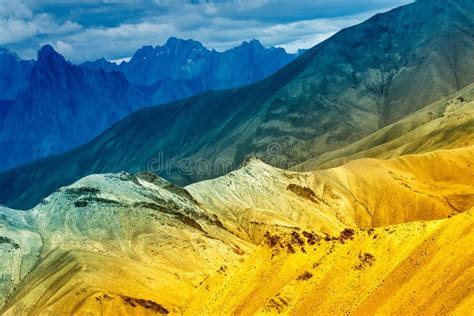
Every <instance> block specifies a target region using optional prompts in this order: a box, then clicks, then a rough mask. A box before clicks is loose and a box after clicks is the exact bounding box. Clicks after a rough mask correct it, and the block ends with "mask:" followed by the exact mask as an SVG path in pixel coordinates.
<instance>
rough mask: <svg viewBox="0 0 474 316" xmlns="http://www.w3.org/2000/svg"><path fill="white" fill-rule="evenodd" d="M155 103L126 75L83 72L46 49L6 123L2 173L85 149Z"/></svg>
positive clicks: (0, 138)
mask: <svg viewBox="0 0 474 316" xmlns="http://www.w3.org/2000/svg"><path fill="white" fill-rule="evenodd" d="M150 103H151V98H150V93H149V92H148V91H147V90H146V89H145V88H142V87H137V86H134V85H132V84H130V83H129V82H128V81H127V80H126V79H125V77H124V76H123V75H122V74H120V73H118V72H111V73H107V72H104V71H93V70H84V69H82V68H80V67H78V66H74V65H72V64H70V63H68V62H67V61H66V60H65V59H64V57H62V56H61V55H59V54H58V53H56V52H55V51H54V50H53V48H52V47H51V46H44V47H43V48H42V49H41V50H40V51H39V52H38V60H37V62H36V63H35V65H34V67H33V69H32V72H31V75H30V78H29V81H28V86H27V87H26V89H25V90H23V91H21V92H20V93H19V94H18V95H17V97H16V98H15V99H14V100H12V101H11V103H10V107H9V111H8V113H6V115H5V116H4V118H3V124H2V126H1V128H0V153H1V156H2V159H1V160H0V169H3V170H4V169H7V168H10V167H12V166H16V165H18V164H20V163H26V162H30V161H32V160H35V159H38V158H41V157H44V156H47V155H51V154H56V153H61V152H64V151H66V150H68V149H70V148H73V147H75V146H78V145H81V144H83V143H84V142H86V141H89V140H91V139H92V138H93V137H95V136H96V135H97V134H99V133H100V132H102V131H103V130H105V129H106V128H108V127H109V126H111V125H112V124H113V123H115V122H117V121H118V120H120V119H122V118H123V117H125V116H126V115H127V114H129V113H130V112H132V111H134V110H136V109H138V108H139V107H141V106H144V105H147V104H150Z"/></svg>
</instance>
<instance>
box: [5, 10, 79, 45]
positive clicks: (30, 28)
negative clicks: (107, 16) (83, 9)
mask: <svg viewBox="0 0 474 316" xmlns="http://www.w3.org/2000/svg"><path fill="white" fill-rule="evenodd" d="M80 29H81V27H80V26H79V25H78V24H77V23H74V22H71V21H65V22H63V23H57V22H56V21H54V19H53V18H52V17H51V16H49V15H48V14H44V13H43V14H38V15H34V16H30V17H28V18H27V19H25V18H22V19H20V18H17V17H8V18H6V17H1V18H0V30H2V31H1V32H0V45H4V44H9V43H15V42H20V41H22V40H25V39H28V38H31V37H34V36H43V35H56V36H57V35H63V34H67V33H71V32H76V31H79V30H80Z"/></svg>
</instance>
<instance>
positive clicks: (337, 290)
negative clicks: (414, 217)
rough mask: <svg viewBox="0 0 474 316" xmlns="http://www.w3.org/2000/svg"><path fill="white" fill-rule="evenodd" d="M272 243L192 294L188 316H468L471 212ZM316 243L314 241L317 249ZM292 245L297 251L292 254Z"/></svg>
mask: <svg viewBox="0 0 474 316" xmlns="http://www.w3.org/2000/svg"><path fill="white" fill-rule="evenodd" d="M294 234H298V236H300V239H299V238H294V237H292V235H291V234H282V235H278V234H275V235H272V236H271V238H272V239H276V238H277V237H279V239H278V241H277V243H276V244H275V245H270V241H268V240H267V243H266V245H265V246H262V248H261V249H259V250H258V251H255V252H254V253H253V254H252V255H251V256H250V257H249V258H247V259H246V260H245V261H244V262H243V263H242V264H240V265H239V266H235V267H229V269H228V271H227V272H226V273H225V275H219V276H215V277H213V278H210V279H208V280H206V282H205V283H204V284H203V285H202V286H201V287H200V288H198V289H197V290H196V291H195V294H194V296H195V297H193V299H192V301H191V304H190V307H189V308H188V309H187V310H186V314H187V315H218V314H220V315H231V314H237V315H254V314H288V315H347V314H354V315H372V314H380V315H388V314H390V315H437V314H455V315H469V314H470V313H471V312H472V306H473V304H474V291H473V285H472V280H473V279H474V268H473V267H474V249H473V247H472V245H473V244H474V213H473V211H470V212H468V213H464V214H461V215H457V216H455V217H452V218H450V219H445V220H440V221H435V222H414V223H408V224H401V225H396V226H387V227H384V228H377V229H374V230H361V229H356V230H355V231H354V232H353V235H352V232H346V233H345V235H344V234H343V235H342V236H346V237H339V238H337V239H328V240H324V239H318V240H317V241H316V242H314V241H313V242H311V241H310V239H307V238H306V237H304V236H303V234H302V233H301V232H300V231H295V232H294ZM313 243H314V244H313ZM289 244H290V245H292V249H294V252H293V251H289V250H288V245H289Z"/></svg>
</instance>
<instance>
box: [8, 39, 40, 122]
mask: <svg viewBox="0 0 474 316" xmlns="http://www.w3.org/2000/svg"><path fill="white" fill-rule="evenodd" d="M33 64H34V62H33V61H32V60H21V59H20V58H18V56H17V55H16V54H15V53H13V52H11V51H10V50H8V49H5V48H0V100H11V99H13V98H15V97H16V95H17V94H18V92H20V91H21V90H24V89H25V88H26V86H27V85H28V79H29V77H30V73H31V69H32V68H33ZM1 111H2V110H1V109H0V112H1ZM0 115H1V114H0Z"/></svg>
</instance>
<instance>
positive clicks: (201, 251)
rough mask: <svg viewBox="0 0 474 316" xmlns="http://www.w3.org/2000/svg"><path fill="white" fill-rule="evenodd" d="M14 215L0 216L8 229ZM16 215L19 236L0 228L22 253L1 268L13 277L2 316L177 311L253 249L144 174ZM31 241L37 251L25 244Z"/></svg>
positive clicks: (91, 185) (75, 188)
mask: <svg viewBox="0 0 474 316" xmlns="http://www.w3.org/2000/svg"><path fill="white" fill-rule="evenodd" d="M17 213H18V212H17V211H13V210H5V212H4V217H5V220H6V221H8V222H9V223H10V222H11V223H15V221H18V220H17V219H16V218H17V217H18V215H17ZM21 214H24V215H25V217H26V221H28V222H29V223H30V224H29V226H26V224H23V225H25V226H26V228H28V229H29V230H27V231H26V232H23V230H21V227H20V228H18V229H17V231H16V232H14V233H10V234H8V232H9V230H10V228H9V227H8V226H7V227H6V230H5V228H4V227H0V236H3V235H4V234H5V233H6V234H7V236H10V238H11V239H12V241H11V243H12V244H18V245H19V246H17V247H18V249H19V250H18V251H19V253H18V255H17V256H16V257H2V258H1V259H0V263H1V264H2V265H5V266H7V267H8V266H9V265H12V266H13V267H14V268H15V270H14V272H12V273H11V274H12V278H13V276H14V275H15V280H14V281H15V282H14V283H13V284H12V283H11V282H4V281H3V280H2V281H0V285H1V286H2V288H0V289H2V291H1V292H0V294H2V295H4V296H7V295H9V294H11V293H12V292H13V294H12V295H10V299H9V300H8V303H7V305H6V306H5V308H4V312H3V313H2V315H3V314H6V315H18V314H40V313H45V314H48V313H49V312H50V313H53V314H55V313H65V314H71V313H72V312H75V311H80V312H87V311H92V310H93V311H94V312H95V313H100V312H104V313H119V312H121V313H125V314H127V313H129V312H132V311H135V312H136V313H142V312H144V311H148V312H152V311H153V310H154V309H159V310H161V308H162V311H165V310H167V311H172V310H174V309H176V310H179V309H180V308H182V302H183V300H184V299H185V298H187V297H188V296H189V294H190V293H191V291H192V290H193V289H194V288H195V287H196V286H198V285H199V284H200V282H201V281H202V280H203V279H205V278H206V277H207V276H208V275H209V274H211V273H215V272H216V271H218V270H219V268H220V266H221V265H223V264H230V263H232V262H235V261H238V260H239V259H240V258H241V256H242V255H244V254H245V253H247V252H249V251H250V250H251V249H252V248H253V247H254V246H252V245H251V244H249V243H246V242H244V241H242V240H241V239H239V238H237V237H235V236H234V235H232V234H231V233H229V232H228V231H227V230H226V229H225V227H224V226H223V225H222V224H221V223H220V222H219V219H218V218H217V217H210V216H209V215H208V214H207V213H206V212H205V211H204V210H203V209H202V208H201V207H200V206H199V205H198V204H197V203H196V202H195V201H194V199H193V198H192V197H191V196H190V195H189V193H187V192H186V191H185V190H183V189H181V188H178V187H175V186H173V185H171V184H169V183H167V182H165V181H163V180H162V179H159V178H157V177H156V176H153V175H151V174H141V175H138V176H131V175H128V174H117V175H113V174H108V175H93V176H90V177H87V178H84V179H82V180H80V181H78V182H77V183H75V184H74V185H72V186H69V187H66V188H63V189H61V190H59V191H58V192H56V193H54V194H52V195H51V196H50V197H48V198H47V199H45V200H44V201H43V202H42V203H41V204H40V205H38V206H37V207H36V208H35V209H33V210H30V211H27V212H22V213H21ZM18 225H19V224H18ZM18 225H16V226H18ZM26 228H25V230H26ZM13 229H15V227H13ZM30 235H32V236H33V237H34V236H38V238H37V239H39V241H37V242H36V244H31V245H30V244H26V243H25V242H22V240H24V239H25V238H26V237H28V236H30ZM25 236H26V237H25ZM39 236H41V238H39ZM33 237H29V238H30V239H31V238H33ZM2 245H3V244H2V243H0V246H2ZM29 248H33V250H34V253H35V254H37V256H36V257H35V258H34V260H33V259H32V258H31V254H30V253H31V252H33V250H29V251H28V252H27V251H24V250H23V249H25V250H28V249H29ZM17 262H18V263H21V265H20V264H17ZM22 267H24V268H22ZM20 271H21V275H20ZM7 272H8V270H7ZM28 272H29V273H28ZM15 273H16V274H15ZM16 275H17V276H16ZM8 276H9V275H8V274H7V275H6V277H8ZM135 307H136V308H135Z"/></svg>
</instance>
